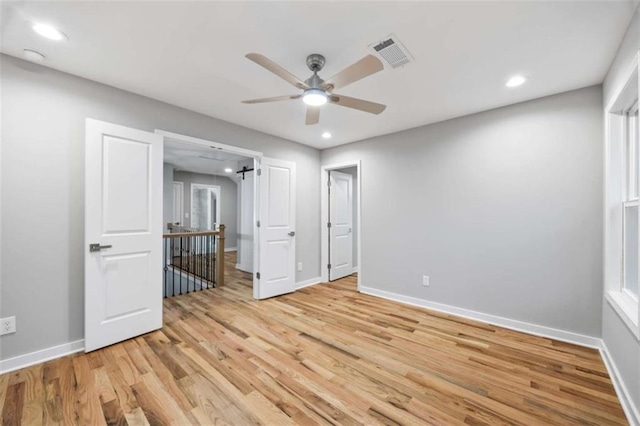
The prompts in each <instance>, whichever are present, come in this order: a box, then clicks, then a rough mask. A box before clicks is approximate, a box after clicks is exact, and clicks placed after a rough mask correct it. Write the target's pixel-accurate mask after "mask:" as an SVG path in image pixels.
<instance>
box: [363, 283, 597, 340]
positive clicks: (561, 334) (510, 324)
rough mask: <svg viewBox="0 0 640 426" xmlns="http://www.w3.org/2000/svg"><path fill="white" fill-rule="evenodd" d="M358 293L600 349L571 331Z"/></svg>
mask: <svg viewBox="0 0 640 426" xmlns="http://www.w3.org/2000/svg"><path fill="white" fill-rule="evenodd" d="M359 291H360V292H361V293H364V294H368V295H370V296H377V297H381V298H383V299H388V300H393V301H394V302H400V303H405V304H407V305H412V306H418V307H420V308H426V309H431V310H434V311H438V312H443V313H445V314H452V315H456V316H459V317H463V318H467V319H471V320H474V321H480V322H483V323H486V324H492V325H497V326H500V327H503V328H508V329H509V330H515V331H520V332H523V333H527V334H533V335H535V336H540V337H547V338H550V339H555V340H560V341H562V342H567V343H573V344H576V345H580V346H587V347H590V348H596V349H600V342H601V339H599V338H597V337H592V336H587V335H584V334H578V333H573V332H571V331H565V330H559V329H557V328H551V327H546V326H543V325H537V324H531V323H528V322H523V321H518V320H512V319H509V318H504V317H499V316H496V315H491V314H485V313H482V312H477V311H471V310H468V309H464V308H457V307H455V306H450V305H445V304H443V303H437V302H431V301H429V300H424V299H418V298H417V297H410V296H403V295H401V294H397V293H391V292H388V291H384V290H378V289H375V288H371V287H360V290H359Z"/></svg>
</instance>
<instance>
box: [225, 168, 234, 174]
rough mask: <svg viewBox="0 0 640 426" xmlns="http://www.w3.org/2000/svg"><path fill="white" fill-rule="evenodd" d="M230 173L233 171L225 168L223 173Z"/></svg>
mask: <svg viewBox="0 0 640 426" xmlns="http://www.w3.org/2000/svg"><path fill="white" fill-rule="evenodd" d="M232 171H233V169H232V168H230V167H227V168H226V169H224V172H225V173H231V172H232Z"/></svg>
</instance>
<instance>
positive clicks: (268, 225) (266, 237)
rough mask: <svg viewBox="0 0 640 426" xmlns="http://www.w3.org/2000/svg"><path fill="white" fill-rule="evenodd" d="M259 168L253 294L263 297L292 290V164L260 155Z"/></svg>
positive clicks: (293, 172)
mask: <svg viewBox="0 0 640 426" xmlns="http://www.w3.org/2000/svg"><path fill="white" fill-rule="evenodd" d="M260 167H261V169H262V172H261V175H260V178H259V191H260V192H259V194H260V202H259V203H260V219H259V220H260V228H259V234H260V254H259V268H258V271H257V272H259V273H260V278H259V279H258V280H256V281H255V283H256V284H257V285H254V290H253V294H254V297H255V298H257V299H266V298H268V297H273V296H278V295H281V294H286V293H291V292H292V291H294V290H295V284H296V279H295V262H296V239H295V224H296V165H295V163H292V162H290V161H283V160H275V159H272V158H263V159H262V162H261V166H260Z"/></svg>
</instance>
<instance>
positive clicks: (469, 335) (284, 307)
mask: <svg viewBox="0 0 640 426" xmlns="http://www.w3.org/2000/svg"><path fill="white" fill-rule="evenodd" d="M226 260H227V265H226V269H227V271H228V272H229V274H228V275H227V277H226V285H225V286H224V287H221V288H215V289H209V290H204V291H196V292H192V293H189V294H185V295H182V296H176V297H172V298H167V299H165V300H164V313H165V315H164V327H163V328H162V329H161V330H158V331H155V332H153V333H149V334H147V335H144V336H140V337H137V338H135V339H132V340H129V341H126V342H122V343H119V344H116V345H112V346H109V347H107V348H104V349H101V350H98V351H95V352H92V353H90V354H76V355H73V356H70V357H65V358H61V359H58V360H53V361H49V362H46V363H44V364H40V365H37V366H33V367H29V368H26V369H23V370H19V371H17V372H13V373H11V374H6V375H3V376H0V411H1V413H2V421H3V425H4V424H7V425H13V424H16V425H17V424H28V425H38V424H44V425H54V424H55V425H65V426H66V425H70V424H81V425H85V424H87V425H89V424H90V425H96V424H109V425H111V424H113V425H125V424H128V425H180V426H182V425H189V424H202V425H211V424H216V425H251V424H264V425H286V424H298V425H319V424H325V425H326V424H334V425H356V424H365V425H417V424H429V425H457V424H477V425H489V424H490V425H500V424H504V425H527V426H530V425H534V426H537V425H543V424H544V425H547V424H548V425H571V424H574V425H625V424H627V422H626V419H625V416H624V413H623V411H622V409H621V407H620V403H619V401H618V398H617V396H616V393H615V390H614V389H613V385H612V382H611V378H610V377H609V376H608V374H607V370H606V367H605V366H604V363H603V362H602V359H601V358H600V354H599V352H598V351H596V350H594V349H590V348H584V347H580V346H576V345H571V344H568V343H564V342H557V341H554V340H552V339H547V338H544V337H539V336H531V335H527V334H524V333H519V332H516V331H513V330H507V329H502V328H500V327H497V326H493V325H488V324H483V323H479V322H476V321H473V320H468V319H465V318H459V317H456V316H453V315H448V314H444V313H439V312H433V311H429V310H425V309H422V308H418V307H412V306H405V305H400V304H397V303H395V302H392V301H389V300H384V299H380V298H376V297H373V296H368V295H364V294H359V293H357V292H356V278H355V277H354V276H350V277H346V278H343V279H341V280H338V281H334V282H332V283H327V284H322V285H316V286H312V287H307V288H304V289H301V290H300V291H297V292H295V293H292V294H288V295H285V296H281V297H276V298H272V299H268V300H264V301H256V300H253V298H252V287H251V285H252V283H251V276H250V275H249V274H245V273H242V272H239V271H237V270H236V269H235V268H234V265H235V255H234V253H228V254H227V256H226Z"/></svg>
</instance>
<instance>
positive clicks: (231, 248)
mask: <svg viewBox="0 0 640 426" xmlns="http://www.w3.org/2000/svg"><path fill="white" fill-rule="evenodd" d="M229 251H238V247H225V248H224V252H225V253H227V252H229Z"/></svg>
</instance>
